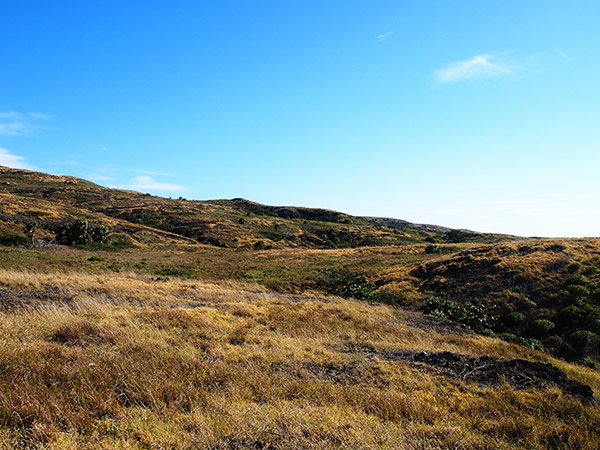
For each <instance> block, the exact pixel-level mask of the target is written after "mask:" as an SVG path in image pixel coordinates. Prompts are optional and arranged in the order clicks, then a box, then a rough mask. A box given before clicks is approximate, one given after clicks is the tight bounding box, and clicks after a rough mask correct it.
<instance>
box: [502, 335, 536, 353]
mask: <svg viewBox="0 0 600 450" xmlns="http://www.w3.org/2000/svg"><path fill="white" fill-rule="evenodd" d="M498 337H499V338H500V339H503V340H505V341H507V342H513V343H515V344H518V345H522V346H524V347H529V348H531V349H533V350H539V351H545V348H544V346H543V345H542V343H541V342H540V341H538V340H537V339H532V338H524V337H521V336H517V335H516V334H513V333H500V334H499V335H498Z"/></svg>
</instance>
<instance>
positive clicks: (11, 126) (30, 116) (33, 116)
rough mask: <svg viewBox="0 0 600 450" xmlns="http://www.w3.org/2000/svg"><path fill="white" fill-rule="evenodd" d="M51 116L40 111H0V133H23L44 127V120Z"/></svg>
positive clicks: (13, 134) (10, 134)
mask: <svg viewBox="0 0 600 450" xmlns="http://www.w3.org/2000/svg"><path fill="white" fill-rule="evenodd" d="M50 119H52V116H50V115H48V114H44V113H40V112H30V113H25V114H23V113H19V112H15V111H5V112H0V135H9V136H16V135H24V134H30V133H32V132H34V131H36V130H39V129H42V128H45V126H44V125H43V124H42V122H44V121H48V120H50Z"/></svg>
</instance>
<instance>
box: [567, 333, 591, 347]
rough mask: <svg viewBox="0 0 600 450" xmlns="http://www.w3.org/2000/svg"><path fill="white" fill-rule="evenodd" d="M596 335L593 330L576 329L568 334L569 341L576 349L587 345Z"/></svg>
mask: <svg viewBox="0 0 600 450" xmlns="http://www.w3.org/2000/svg"><path fill="white" fill-rule="evenodd" d="M597 336H598V335H597V334H596V333H594V332H593V331H588V330H577V331H575V332H573V333H571V334H570V335H569V343H570V344H571V345H573V346H574V347H577V348H578V349H584V348H586V347H589V346H590V345H591V344H592V343H593V342H594V341H595V340H596V337H597Z"/></svg>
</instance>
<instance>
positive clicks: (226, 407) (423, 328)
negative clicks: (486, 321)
mask: <svg viewBox="0 0 600 450" xmlns="http://www.w3.org/2000/svg"><path fill="white" fill-rule="evenodd" d="M0 285H1V286H2V287H3V288H4V289H6V290H7V292H10V291H17V290H18V291H19V292H21V294H22V293H23V292H26V293H30V294H31V296H32V297H33V296H34V295H36V294H37V295H38V297H40V296H41V298H38V299H37V301H35V302H33V303H32V304H29V303H28V301H27V297H26V296H23V295H21V296H20V297H19V299H20V302H21V304H20V305H19V307H18V308H13V309H12V312H5V313H2V314H1V315H0V375H1V378H0V443H1V444H0V445H1V446H2V447H3V448H26V447H31V448H33V447H38V448H67V449H68V448H73V449H78V448H103V449H112V448H114V449H117V448H119V449H123V448H136V449H137V448H206V449H211V448H213V449H214V448H223V449H236V448H239V449H242V448H279V449H293V448H364V449H373V448H379V449H389V448H409V449H410V448H465V449H480V448H489V449H496V448H500V449H502V448H506V449H508V448H540V449H541V448H588V449H592V448H598V446H599V445H600V434H599V433H598V430H597V427H596V425H597V423H598V421H599V420H600V410H599V409H598V407H597V406H594V405H592V404H586V403H582V402H581V401H580V400H579V399H576V398H573V397H571V396H569V395H566V394H563V393H562V392H561V391H560V390H558V389H557V388H552V387H549V388H547V389H543V390H537V389H529V390H523V391H519V390H515V389H514V388H513V387H511V386H510V385H504V386H500V387H480V386H478V385H476V384H473V383H466V382H463V381H460V380H458V379H453V378H447V377H441V376H438V375H436V374H435V372H431V371H425V372H421V371H419V370H417V368H415V367H413V366H410V365H406V364H405V363H403V362H401V361H385V360H382V359H379V358H377V357H375V358H365V357H364V356H363V355H361V354H360V353H354V352H347V351H346V350H345V348H346V347H347V346H348V345H349V344H352V345H369V346H372V347H373V348H377V349H381V350H385V349H412V350H426V351H440V350H448V351H454V352H460V353H464V354H471V355H483V354H491V355H496V356H499V357H506V358H515V357H528V358H531V359H534V360H535V359H540V358H545V359H548V360H549V358H548V357H547V356H546V355H543V354H540V353H536V352H533V351H530V350H526V349H523V348H521V347H518V346H515V345H512V344H508V343H504V342H501V341H498V340H495V339H491V338H483V337H478V336H475V335H472V334H460V335H459V334H452V333H450V334H448V332H444V331H440V330H436V329H435V328H431V327H428V326H427V325H426V322H424V321H422V318H421V316H420V315H418V314H416V313H407V312H403V311H401V310H398V309H395V308H392V307H388V306H382V305H368V304H365V303H360V302H356V301H351V300H343V299H339V298H332V297H322V296H320V295H318V294H306V295H303V296H298V295H285V294H277V293H273V292H270V291H269V290H267V289H265V288H263V287H261V286H259V285H256V284H245V283H241V282H214V283H205V282H198V281H193V280H175V279H171V280H168V281H152V280H151V279H150V278H148V277H142V276H140V275H139V274H135V273H129V274H127V273H126V274H122V273H121V274H78V273H35V272H21V271H0ZM50 293H51V294H52V295H50ZM59 294H60V295H59ZM44 295H48V299H47V301H44V298H45V297H44ZM56 298H66V299H68V301H62V302H57V301H55V300H56ZM552 361H553V362H554V363H557V361H554V360H552ZM560 365H561V367H563V368H564V369H565V370H567V372H568V373H569V375H570V376H571V377H573V378H576V379H579V380H582V381H585V382H586V383H589V384H590V385H592V387H593V388H594V389H595V390H598V389H600V377H599V376H598V375H597V372H595V371H593V370H591V369H587V368H582V367H579V366H573V365H569V364H567V363H564V362H561V363H560Z"/></svg>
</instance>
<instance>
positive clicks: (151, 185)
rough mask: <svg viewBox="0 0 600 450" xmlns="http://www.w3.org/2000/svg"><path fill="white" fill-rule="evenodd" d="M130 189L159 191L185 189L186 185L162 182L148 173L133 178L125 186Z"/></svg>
mask: <svg viewBox="0 0 600 450" xmlns="http://www.w3.org/2000/svg"><path fill="white" fill-rule="evenodd" d="M125 187H126V188H128V189H140V190H157V191H185V190H186V189H185V187H183V186H180V185H179V184H171V183H161V182H159V181H156V180H155V179H154V178H151V177H149V176H147V175H140V176H139V177H135V178H133V179H132V180H131V182H130V183H129V184H128V185H127V186H125Z"/></svg>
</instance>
